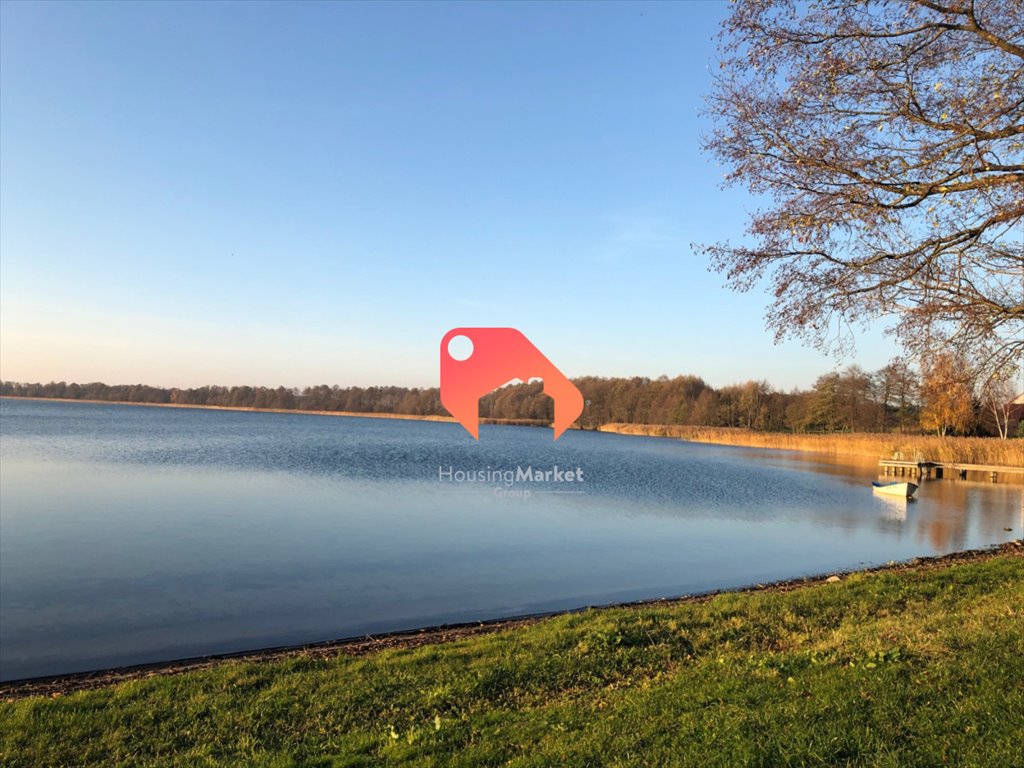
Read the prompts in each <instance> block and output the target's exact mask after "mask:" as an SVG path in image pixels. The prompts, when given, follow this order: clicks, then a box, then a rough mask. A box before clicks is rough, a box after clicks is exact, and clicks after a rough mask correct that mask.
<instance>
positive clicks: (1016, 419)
mask: <svg viewBox="0 0 1024 768" xmlns="http://www.w3.org/2000/svg"><path fill="white" fill-rule="evenodd" d="M1007 411H1008V416H1009V419H1008V420H1007V421H1008V426H1009V428H1010V430H1009V432H1010V435H1015V434H1017V427H1018V426H1019V425H1020V423H1021V422H1022V421H1024V392H1021V393H1020V394H1019V395H1017V396H1016V397H1015V398H1013V400H1011V401H1010V404H1009V408H1008V409H1007Z"/></svg>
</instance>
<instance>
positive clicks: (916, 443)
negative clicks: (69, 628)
mask: <svg viewBox="0 0 1024 768" xmlns="http://www.w3.org/2000/svg"><path fill="white" fill-rule="evenodd" d="M0 400H28V401H32V402H47V403H89V404H92V405H130V406H138V407H150V408H181V409H194V410H204V411H238V412H241V413H282V414H299V415H308V416H347V417H353V418H360V419H400V420H406V421H432V422H447V423H452V424H454V423H457V422H456V421H455V419H454V418H453V417H451V416H443V415H435V414H430V415H421V414H406V413H379V412H365V411H320V410H317V411H309V410H299V409H296V408H256V407H250V406H233V405H193V404H189V403H134V402H128V401H124V400H90V399H73V398H59V397H21V396H17V395H0ZM480 423H481V424H488V425H498V426H522V427H549V426H551V425H550V424H549V423H548V422H546V421H544V420H542V419H494V418H483V417H482V418H481V419H480ZM571 429H578V430H581V431H587V432H590V431H595V432H608V433H611V434H617V435H626V436H642V437H662V438H669V439H674V440H683V441H685V442H691V443H703V444H708V445H723V446H732V447H737V448H759V449H764V450H778V451H796V452H798V453H804V454H814V455H817V456H821V457H823V458H826V459H829V460H831V461H833V462H835V463H858V464H862V463H865V462H866V461H868V460H870V461H872V462H876V463H877V462H878V461H881V460H884V459H891V458H894V456H897V455H898V456H900V457H906V458H911V457H923V458H925V459H927V460H929V461H946V462H955V463H963V464H985V465H993V466H1000V467H1003V468H1006V469H1015V468H1017V467H1018V466H1022V465H1024V439H1021V438H1009V439H1006V440H1000V439H999V438H995V437H959V436H958V437H937V436H935V435H914V434H901V433H874V432H839V433H828V434H812V433H791V432H754V431H752V430H747V429H743V428H741V427H700V426H684V425H671V424H632V423H620V422H610V423H606V424H600V425H597V426H588V427H580V426H573V427H571ZM998 482H999V483H1012V484H1022V483H1024V475H1014V474H1007V473H1004V475H1003V477H1002V478H1001V479H1000V480H999V481H998Z"/></svg>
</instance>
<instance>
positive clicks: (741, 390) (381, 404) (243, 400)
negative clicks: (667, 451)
mask: <svg viewBox="0 0 1024 768" xmlns="http://www.w3.org/2000/svg"><path fill="white" fill-rule="evenodd" d="M573 381H574V383H575V384H576V386H577V387H579V389H580V391H581V392H582V393H583V397H584V398H585V400H586V402H587V405H586V407H585V409H584V411H583V415H582V417H581V419H580V423H581V425H582V426H584V427H596V426H598V425H601V424H607V423H611V422H618V423H632V424H679V425H692V426H709V427H744V428H747V429H753V430H764V431H785V432H889V431H902V432H916V431H918V430H920V429H921V425H922V420H923V419H924V417H925V416H926V415H927V410H928V403H922V402H921V397H920V396H921V392H922V390H923V389H926V388H923V387H922V386H921V383H920V382H919V378H918V376H917V374H916V373H915V372H914V371H913V370H912V369H911V368H910V367H908V366H906V365H900V364H893V365H888V366H886V367H885V368H882V369H880V370H879V371H876V372H874V373H868V372H866V371H864V370H862V369H861V368H859V367H857V366H851V367H849V368H846V369H845V370H843V371H839V372H834V373H828V374H825V375H823V376H821V377H820V378H819V379H818V380H817V382H816V383H815V385H814V387H812V388H811V389H808V390H792V391H789V392H785V391H780V390H776V389H774V388H773V387H772V386H771V385H769V384H768V383H767V382H765V381H748V382H745V383H743V384H733V385H730V386H726V387H720V388H715V387H711V386H709V385H708V384H707V383H706V382H705V381H704V380H703V379H701V378H699V377H697V376H677V377H675V378H671V379H670V378H668V377H666V376H662V377H661V378H657V379H649V378H644V377H634V378H604V377H596V376H584V377H581V378H577V379H574V380H573ZM542 389H543V384H542V383H541V382H531V383H526V384H510V385H508V386H505V387H502V388H501V389H498V390H496V391H494V392H492V393H490V394H489V395H486V396H485V397H484V398H482V399H481V401H480V415H481V416H482V417H485V418H494V419H517V420H519V419H541V420H550V419H551V418H552V416H553V403H552V401H551V399H550V398H548V397H547V396H546V395H544V394H543V392H542ZM0 393H2V394H3V395H8V396H15V397H46V398H59V399H71V400H105V401H117V402H127V403H168V404H176V405H206V406H226V407H242V408H278V409H285V410H293V409H294V410H302V411H351V412H356V413H397V414H411V415H420V416H430V415H445V414H446V411H445V409H444V408H443V407H442V405H441V398H440V392H439V390H438V389H437V388H423V389H421V388H416V387H412V388H409V387H338V386H328V385H326V384H323V385H320V386H315V387H306V388H305V389H302V390H299V389H291V388H288V387H277V388H276V389H271V388H269V387H247V386H241V387H219V386H207V387H196V388H192V389H179V388H171V389H165V388H162V387H151V386H146V385H144V384H119V385H109V384H101V383H98V382H96V383H90V384H74V383H72V384H67V383H65V382H51V383H49V384H21V383H16V382H8V381H5V382H0ZM966 408H967V409H968V410H970V412H971V413H973V414H974V418H972V419H970V421H969V423H968V422H964V423H961V424H960V425H959V427H958V428H957V429H956V431H958V432H959V433H961V434H995V432H996V430H995V429H994V428H993V425H991V424H990V423H988V422H989V421H991V419H986V415H985V414H986V409H985V407H984V404H983V403H981V402H980V401H977V402H971V403H967V404H966ZM929 431H931V427H930V426H929ZM1011 434H1012V433H1011Z"/></svg>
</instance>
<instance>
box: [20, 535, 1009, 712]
mask: <svg viewBox="0 0 1024 768" xmlns="http://www.w3.org/2000/svg"><path fill="white" fill-rule="evenodd" d="M1006 556H1010V557H1021V558H1024V538H1021V539H1014V540H1012V541H1009V542H1005V543H1003V544H993V545H991V546H989V547H985V548H982V549H968V550H963V551H960V552H950V553H948V554H945V555H932V556H921V557H915V558H912V559H910V560H904V561H899V562H889V563H886V564H884V565H877V566H871V567H868V568H858V569H852V570H846V571H834V572H830V573H820V574H814V575H808V576H800V577H796V578H791V579H783V580H780V581H774V582H768V583H763V584H751V585H747V586H742V587H735V588H729V589H716V590H710V591H706V592H698V593H693V594H687V595H679V596H676V597H668V598H652V599H648V600H634V601H630V602H625V603H607V604H602V605H591V606H581V607H579V608H573V609H569V610H564V611H552V612H548V613H541V614H529V615H524V616H512V617H507V618H496V619H488V620H484V621H477V622H465V623H458V624H443V625H437V626H432V627H423V628H419V629H408V630H399V631H395V632H387V633H382V634H379V635H366V636H360V637H348V638H340V639H336V640H326V641H321V642H317V643H306V644H302V645H292V646H277V647H273V648H263V649H252V650H249V651H237V652H233V653H225V654H210V655H207V656H196V657H189V658H184V659H173V660H169V661H160V662H151V663H148V664H138V665H132V666H126V667H115V668H109V669H101V670H93V671H88V672H74V673H69V674H64V675H49V676H42V677H32V678H23V679H20V680H10V681H6V682H0V701H5V702H10V701H16V700H19V699H25V698H29V697H32V696H45V697H50V698H54V697H58V696H63V695H65V694H69V693H75V692H77V691H87V690H94V689H98V688H107V687H110V686H112V685H117V684H119V683H123V682H129V681H133V680H141V679H145V678H149V677H156V676H171V675H180V674H185V673H188V672H194V671H199V670H207V669H212V668H214V667H218V666H221V665H223V664H229V663H231V662H249V663H268V662H273V661H280V660H285V659H294V658H302V659H326V658H331V657H334V656H338V655H346V656H367V655H370V654H373V653H376V652H378V651H383V650H389V649H412V648H419V647H421V646H427V645H444V644H448V643H452V642H455V641H458V640H462V639H465V638H470V637H476V636H480V635H489V634H494V633H498V632H505V631H509V630H515V629H520V628H523V627H527V626H531V625H534V624H538V623H541V622H544V621H547V620H550V619H554V618H557V617H560V616H567V615H572V614H579V613H584V612H586V611H599V612H600V611H611V610H615V609H623V608H626V609H629V608H644V607H650V606H672V605H682V604H687V603H705V602H708V601H709V600H711V599H713V598H715V597H717V596H719V595H742V594H748V593H762V592H769V593H772V592H774V593H785V592H792V591H794V590H800V589H808V588H811V587H815V586H820V585H822V584H826V583H830V581H837V580H838V581H842V580H843V579H845V578H847V577H849V576H853V575H858V574H864V575H870V574H880V573H905V572H923V571H933V570H939V569H943V568H948V567H950V566H953V565H958V564H961V563H972V562H981V561H985V560H991V559H993V558H997V557H1006Z"/></svg>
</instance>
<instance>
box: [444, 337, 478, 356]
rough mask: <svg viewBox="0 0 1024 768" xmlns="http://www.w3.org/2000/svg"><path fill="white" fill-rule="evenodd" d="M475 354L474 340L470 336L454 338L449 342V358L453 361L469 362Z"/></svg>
mask: <svg viewBox="0 0 1024 768" xmlns="http://www.w3.org/2000/svg"><path fill="white" fill-rule="evenodd" d="M472 354H473V340H472V339H471V338H469V336H453V337H452V338H451V339H450V340H449V341H448V356H449V357H451V358H452V359H453V360H459V361H462V360H468V359H469V356H470V355H472Z"/></svg>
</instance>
